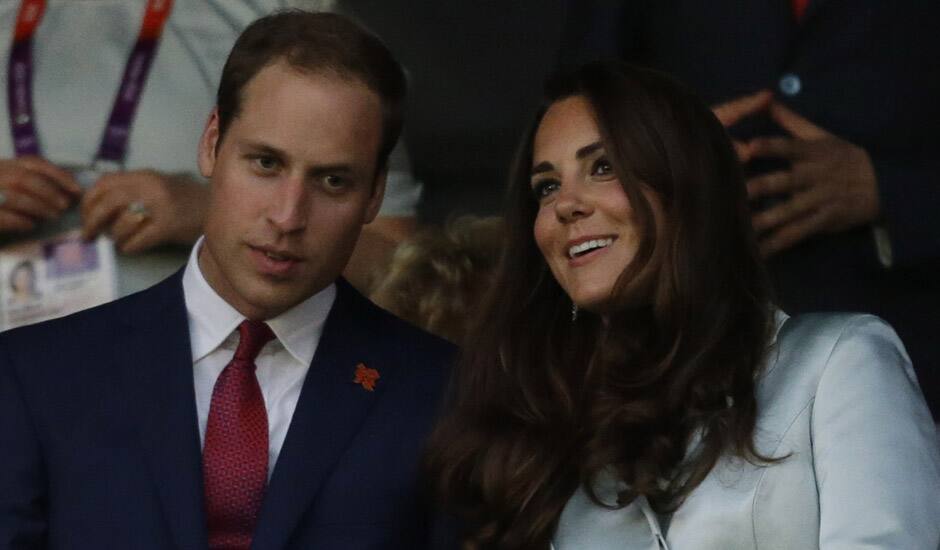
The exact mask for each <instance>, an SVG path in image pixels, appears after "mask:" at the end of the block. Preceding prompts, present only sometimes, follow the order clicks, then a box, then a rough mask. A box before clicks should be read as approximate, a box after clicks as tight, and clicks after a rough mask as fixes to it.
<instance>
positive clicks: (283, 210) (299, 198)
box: [268, 175, 309, 233]
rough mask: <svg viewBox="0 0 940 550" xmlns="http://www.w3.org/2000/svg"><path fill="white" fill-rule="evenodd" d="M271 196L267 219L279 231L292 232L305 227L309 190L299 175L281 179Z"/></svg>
mask: <svg viewBox="0 0 940 550" xmlns="http://www.w3.org/2000/svg"><path fill="white" fill-rule="evenodd" d="M273 193H274V194H275V196H274V197H272V198H271V208H270V210H269V214H268V220H269V221H270V222H271V224H272V225H274V226H275V227H276V228H277V229H278V230H279V231H280V232H281V233H293V232H296V231H300V230H302V229H304V228H305V227H307V214H308V203H309V191H308V190H307V186H306V184H305V182H304V180H303V177H301V176H293V175H292V176H289V177H287V178H286V179H284V180H282V181H281V182H280V183H279V184H278V185H277V188H276V189H274V190H273Z"/></svg>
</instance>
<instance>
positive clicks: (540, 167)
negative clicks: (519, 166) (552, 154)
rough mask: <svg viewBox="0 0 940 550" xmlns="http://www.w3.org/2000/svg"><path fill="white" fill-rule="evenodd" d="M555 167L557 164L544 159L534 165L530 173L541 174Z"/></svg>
mask: <svg viewBox="0 0 940 550" xmlns="http://www.w3.org/2000/svg"><path fill="white" fill-rule="evenodd" d="M554 169H555V166H554V165H553V164H552V163H550V162H548V161H547V160H543V161H542V162H540V163H538V164H536V165H535V166H533V167H532V172H531V173H530V175H532V176H534V175H536V174H541V173H543V172H551V171H552V170H554Z"/></svg>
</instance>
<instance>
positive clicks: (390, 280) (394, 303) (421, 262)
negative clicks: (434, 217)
mask: <svg viewBox="0 0 940 550" xmlns="http://www.w3.org/2000/svg"><path fill="white" fill-rule="evenodd" d="M503 234H504V224H503V220H502V219H501V218H498V217H477V216H461V217H459V218H457V219H455V220H453V221H452V222H450V223H448V224H447V225H446V226H445V227H444V228H443V229H441V228H437V227H429V228H425V229H422V230H420V231H418V232H417V233H416V234H415V235H414V236H413V237H411V238H410V239H408V240H406V241H404V242H403V243H402V244H400V245H399V246H398V248H397V249H396V250H395V253H394V255H393V256H392V260H391V263H390V264H389V267H388V271H387V272H386V274H385V276H384V277H382V278H381V279H380V281H379V282H378V284H377V285H376V287H375V291H374V292H373V293H372V300H373V301H374V302H375V303H376V304H378V305H379V306H381V307H383V308H385V309H387V310H389V311H391V312H392V313H394V314H395V315H398V316H399V317H401V318H402V319H405V320H407V321H409V322H411V323H414V324H415V325H418V326H420V327H421V328H423V329H425V330H427V331H428V332H432V333H434V334H437V335H438V336H441V337H443V338H446V339H448V340H450V341H452V342H455V343H458V344H461V343H463V342H462V341H463V338H464V336H465V334H466V332H467V329H468V327H469V323H471V321H472V319H473V317H474V315H475V311H474V307H475V306H477V305H479V304H481V303H482V298H483V295H484V294H485V293H486V291H487V289H488V288H489V287H490V286H491V285H492V282H493V275H494V272H495V270H496V266H497V264H498V263H499V257H500V251H501V242H502V239H503Z"/></svg>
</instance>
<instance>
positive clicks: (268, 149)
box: [239, 141, 287, 158]
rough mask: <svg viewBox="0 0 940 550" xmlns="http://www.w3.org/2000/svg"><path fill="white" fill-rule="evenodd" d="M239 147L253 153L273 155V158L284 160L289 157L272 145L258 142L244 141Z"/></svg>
mask: <svg viewBox="0 0 940 550" xmlns="http://www.w3.org/2000/svg"><path fill="white" fill-rule="evenodd" d="M239 146H240V148H242V149H250V150H252V151H253V152H256V153H264V154H266V155H271V156H273V157H278V158H284V157H285V156H287V154H286V153H285V152H284V151H282V150H281V149H278V148H277V147H272V146H271V145H268V144H266V143H261V142H257V141H242V142H241V143H239Z"/></svg>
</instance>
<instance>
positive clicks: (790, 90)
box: [778, 73, 803, 96]
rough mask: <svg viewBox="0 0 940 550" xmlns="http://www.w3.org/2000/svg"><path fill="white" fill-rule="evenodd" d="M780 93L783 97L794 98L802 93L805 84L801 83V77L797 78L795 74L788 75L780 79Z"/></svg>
mask: <svg viewBox="0 0 940 550" xmlns="http://www.w3.org/2000/svg"><path fill="white" fill-rule="evenodd" d="M778 86H779V88H780V92H781V93H783V95H788V96H794V95H796V94H798V93H800V90H802V89H803V82H802V81H800V77H798V76H796V75H795V74H793V73H787V74H785V75H783V76H782V77H780V82H779V83H778Z"/></svg>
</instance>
